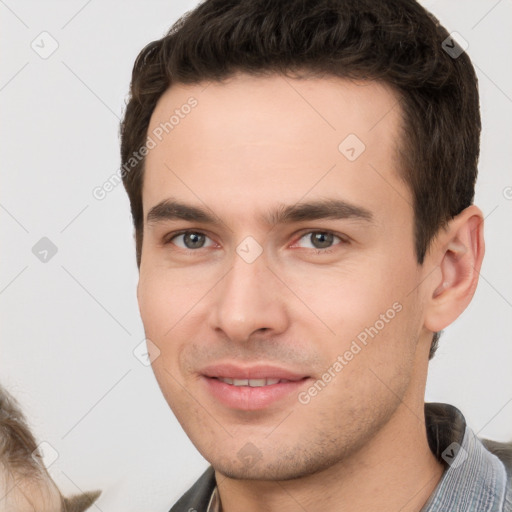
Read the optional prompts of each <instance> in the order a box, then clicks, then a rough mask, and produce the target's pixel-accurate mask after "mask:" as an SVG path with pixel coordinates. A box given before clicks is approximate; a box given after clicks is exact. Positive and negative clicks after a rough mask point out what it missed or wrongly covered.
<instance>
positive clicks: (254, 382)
mask: <svg viewBox="0 0 512 512" xmlns="http://www.w3.org/2000/svg"><path fill="white" fill-rule="evenodd" d="M218 379H219V380H220V381H221V382H225V383H226V384H231V385H233V386H250V387H251V388H261V387H263V386H271V385H272V384H277V383H278V382H290V381H288V380H286V379H230V378H229V377H218Z"/></svg>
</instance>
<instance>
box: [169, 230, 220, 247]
mask: <svg viewBox="0 0 512 512" xmlns="http://www.w3.org/2000/svg"><path fill="white" fill-rule="evenodd" d="M206 240H210V238H209V237H207V236H206V235H205V234H204V233H201V232H200V231H183V232H181V233H176V234H174V235H173V236H172V237H171V238H168V239H167V241H166V242H165V244H166V245H167V244H170V243H172V244H174V245H176V246H178V247H180V248H181V249H203V248H204V247H210V246H212V245H214V242H213V241H212V240H210V241H211V243H210V244H209V245H205V241H206Z"/></svg>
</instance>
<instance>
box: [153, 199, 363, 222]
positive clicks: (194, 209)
mask: <svg viewBox="0 0 512 512" xmlns="http://www.w3.org/2000/svg"><path fill="white" fill-rule="evenodd" d="M258 219H259V220H260V221H261V222H263V223H264V224H266V225H270V226H275V225H278V224H291V223H294V222H301V221H307V220H319V219H355V220H361V221H366V222H372V220H373V215H372V212H371V211H370V210H367V209H366V208H363V207H361V206H356V205H353V204H351V203H348V202H346V201H343V200H341V199H332V198H331V199H321V200H316V201H310V202H303V203H296V204H293V205H279V206H278V207H276V208H274V209H272V210H269V211H268V212H267V213H266V214H262V215H260V216H259V217H258ZM166 220H185V221H190V222H200V223H203V224H217V223H221V221H220V219H219V218H218V217H217V216H216V215H214V214H213V213H212V212H211V211H210V210H208V209H207V208H203V207H202V206H194V205H191V204H186V203H182V202H180V201H177V200H174V199H172V198H170V199H164V200H163V201H161V202H160V203H158V204H157V205H155V206H153V208H151V210H149V212H148V214H147V218H146V222H147V223H148V224H156V223H159V222H164V221H166Z"/></svg>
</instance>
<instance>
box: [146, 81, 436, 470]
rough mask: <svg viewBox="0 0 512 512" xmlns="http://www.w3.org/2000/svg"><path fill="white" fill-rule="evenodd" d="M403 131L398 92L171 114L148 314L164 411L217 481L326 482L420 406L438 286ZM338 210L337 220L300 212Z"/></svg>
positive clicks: (279, 98)
mask: <svg viewBox="0 0 512 512" xmlns="http://www.w3.org/2000/svg"><path fill="white" fill-rule="evenodd" d="M191 97H193V98H195V101H197V104H195V102H194V101H192V103H194V105H195V106H193V107H192V108H187V107H183V106H184V105H186V104H187V102H189V104H192V103H191V101H190V100H189V98H191ZM176 110H178V112H177V113H176V112H175V111H176ZM172 115H175V118H174V119H173V122H172V124H173V127H172V129H169V124H168V125H167V131H168V132H169V133H168V134H165V130H164V135H165V136H163V137H162V123H166V122H169V119H170V118H171V116H172ZM176 116H178V117H179V121H176V119H177V118H176ZM400 123H401V118H400V109H399V107H398V105H397V99H396V97H395V95H394V94H393V93H392V92H391V91H390V90H389V89H388V88H386V87H384V86H383V85H380V84H377V83H373V82H363V83H359V84H356V83H352V82H348V81H345V80H341V79H309V80H299V79H291V78H286V79H285V78H282V77H279V76H272V77H266V78H261V77H260V78H256V77H250V76H248V75H243V74H240V75H237V76H235V77H233V78H231V79H230V80H229V81H227V82H226V83H222V84H221V83H215V82H212V83H210V84H209V85H208V84H206V83H202V84H199V85H197V84H196V85H175V86H173V87H171V88H170V89H169V90H168V91H167V92H166V93H165V94H164V95H163V96H162V98H161V99H160V101H159V103H158V104H157V107H156V109H155V111H154V113H153V116H152V118H151V122H150V126H149V129H148V135H149V136H151V137H152V138H153V139H154V140H155V142H157V145H156V147H154V148H153V149H151V150H150V152H149V154H148V155H147V157H146V170H145V176H144V187H143V204H144V241H143V247H142V260H141V267H140V281H139V286H138V300H139V306H140V312H141V316H142V320H143V323H144V327H145V332H146V337H147V338H149V339H150V340H151V342H152V344H154V345H155V346H156V347H158V350H159V351H160V355H159V356H158V357H156V359H154V361H153V363H152V365H153V370H154V372H155V375H156V378H157V380H158V383H159V385H160V387H161V389H162V392H163V394H164V396H165V398H166V400H167V402H168V403H169V405H170V407H171V408H172V410H173V411H174V413H175V415H176V417H177V418H178V420H179V422H180V423H181V425H182V427H183V428H184V430H185V431H186V433H187V434H188V436H189V437H190V439H191V440H192V442H193V443H194V444H195V445H196V447H197V448H198V450H199V451H200V452H201V453H202V454H203V456H204V457H205V458H206V459H207V460H208V461H210V462H211V463H212V465H213V466H214V467H215V469H217V470H218V471H220V472H221V473H224V474H226V475H228V476H232V477H243V478H261V479H277V478H279V479H286V478H294V477H298V476H301V475H305V474H309V473H312V472H315V471H318V470H320V469H322V468H325V467H328V466H330V465H332V464H333V463H335V462H337V461H340V460H342V459H343V458H344V457H345V458H346V457H348V456H349V455H350V454H352V453H354V452H355V451H356V450H357V449H358V448H360V447H361V446H363V445H364V444H365V443H366V442H367V441H368V440H369V439H371V438H373V437H374V436H375V435H376V434H377V432H379V431H381V429H382V428H383V427H384V425H386V424H388V422H389V421H390V420H391V419H392V418H395V417H397V416H398V415H399V414H401V415H402V416H401V417H402V418H403V417H404V416H403V415H404V414H412V413H411V412H410V411H409V413H407V411H405V413H404V406H403V403H402V402H403V401H406V402H407V401H408V400H409V403H410V404H411V403H413V402H414V403H421V404H422V403H423V396H422V391H423V389H422V384H421V382H422V379H423V378H424V371H425V370H424V368H425V367H426V365H427V356H428V345H429V342H430V340H429V336H428V334H429V333H428V332H427V331H426V330H425V329H424V328H423V322H422V302H423V300H424V298H423V297H422V293H423V292H422V288H421V286H418V285H419V283H420V282H421V281H422V279H423V278H424V277H425V276H424V275H423V273H424V271H425V270H424V268H423V267H421V266H419V265H418V264H417V261H416V257H415V253H414V238H413V211H412V206H411V204H412V199H411V193H410V191H409V189H408V187H407V186H406V185H405V183H404V182H403V181H401V180H400V178H399V174H398V171H399V162H398V159H397V156H396V155H397V147H398V145H399V143H400V135H399V133H400V129H399V127H400ZM155 134H157V135H158V136H155ZM159 138H161V139H162V141H158V139H159ZM358 139H359V140H358ZM360 141H362V142H363V143H364V145H365V146H366V147H365V148H364V147H363V146H362V145H361V142H360ZM340 144H341V145H340ZM163 201H169V202H176V203H180V204H183V205H187V206H190V207H193V208H196V209H201V210H204V212H205V213H206V214H207V215H202V216H198V215H196V214H197V212H194V211H191V210H186V209H184V208H181V207H176V208H175V207H169V208H164V207H162V206H161V203H162V202H163ZM326 201H331V203H330V208H329V209H328V211H330V212H334V214H333V215H331V217H328V216H326V215H325V211H324V209H322V208H321V205H320V207H319V204H316V208H314V207H307V208H306V207H304V205H305V203H307V204H309V203H312V204H313V206H315V204H314V203H320V202H326ZM335 201H339V203H334V202H335ZM159 204H160V207H159V208H155V207H156V206H157V205H159ZM335 204H336V205H337V207H336V208H335V207H334V205H335ZM283 212H287V215H279V213H281V214H282V213H283ZM148 214H150V217H151V219H150V220H149V221H148V219H147V217H148ZM208 216H209V217H211V219H208ZM276 221H277V222H276ZM184 232H186V233H185V234H184ZM152 347H153V346H152V345H151V344H150V355H151V353H152V352H153V355H154V354H155V353H156V354H157V353H158V350H155V349H154V348H152ZM418 347H420V348H418ZM420 352H421V354H420ZM420 355H421V357H420ZM419 361H420V362H419ZM336 363H337V364H336ZM221 379H222V380H221ZM231 379H233V380H231ZM248 379H250V380H248ZM268 379H270V380H268ZM277 379H280V380H285V382H277V383H276V381H277ZM231 382H232V383H231ZM264 384H265V385H264ZM411 407H412V406H411ZM415 421H416V422H417V419H415ZM423 428H424V427H423Z"/></svg>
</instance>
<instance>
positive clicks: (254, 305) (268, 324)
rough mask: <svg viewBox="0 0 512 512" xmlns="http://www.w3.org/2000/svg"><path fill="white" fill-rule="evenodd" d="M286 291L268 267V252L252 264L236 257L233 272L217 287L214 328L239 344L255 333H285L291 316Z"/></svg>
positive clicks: (213, 310) (212, 315)
mask: <svg viewBox="0 0 512 512" xmlns="http://www.w3.org/2000/svg"><path fill="white" fill-rule="evenodd" d="M283 288H284V285H283V283H282V282H281V281H280V280H279V279H278V278H277V277H276V276H275V274H274V273H273V272H272V271H271V270H270V269H269V268H268V266H267V261H266V258H265V256H264V253H263V254H262V255H260V256H259V257H258V258H257V259H256V260H255V261H253V262H251V263H249V262H247V261H245V260H244V259H243V258H242V257H240V256H239V255H238V254H235V255H234V257H233V265H232V267H231V269H230V271H229V272H228V273H227V274H226V275H225V277H224V278H223V279H222V281H221V282H220V283H219V284H218V285H217V286H216V287H215V294H214V296H213V302H214V303H213V304H212V310H211V314H210V327H211V328H213V329H214V330H216V331H222V332H223V333H224V334H225V336H227V338H228V339H229V340H231V341H233V342H239V343H243V342H246V341H248V340H250V338H251V336H252V335H254V334H255V333H258V334H261V333H265V335H266V336H272V335H277V334H279V333H282V332H284V331H285V330H286V329H287V327H288V325H289V316H288V312H287V308H286V304H285V300H286V294H285V291H284V290H283Z"/></svg>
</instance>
